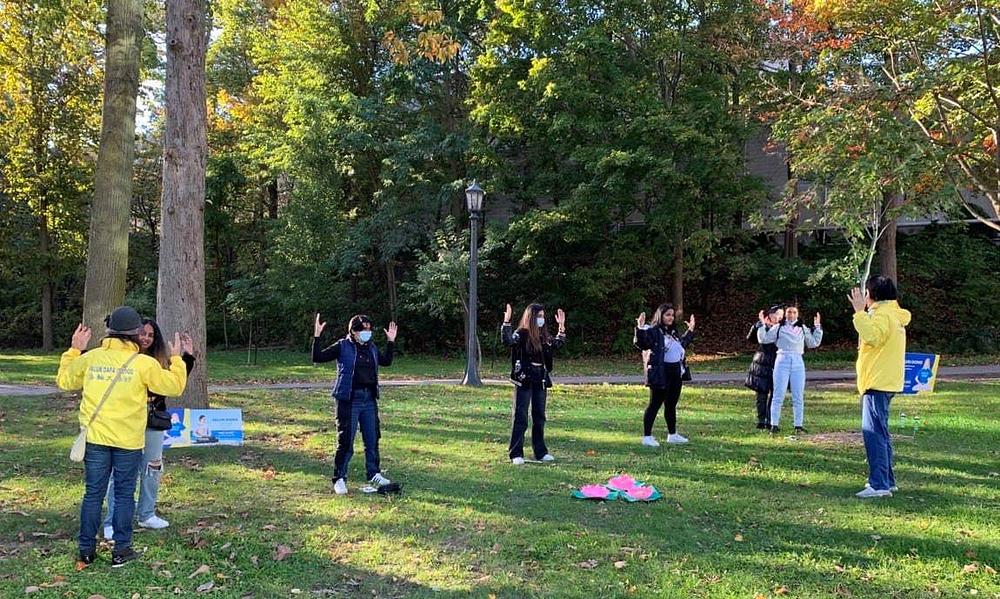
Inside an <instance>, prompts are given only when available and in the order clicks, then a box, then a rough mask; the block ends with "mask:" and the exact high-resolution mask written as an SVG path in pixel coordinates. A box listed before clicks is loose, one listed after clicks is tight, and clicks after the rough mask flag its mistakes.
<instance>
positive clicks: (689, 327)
mask: <svg viewBox="0 0 1000 599" xmlns="http://www.w3.org/2000/svg"><path fill="white" fill-rule="evenodd" d="M687 325H688V330H689V331H693V330H694V314H692V315H691V318H689V319H688V321H687Z"/></svg>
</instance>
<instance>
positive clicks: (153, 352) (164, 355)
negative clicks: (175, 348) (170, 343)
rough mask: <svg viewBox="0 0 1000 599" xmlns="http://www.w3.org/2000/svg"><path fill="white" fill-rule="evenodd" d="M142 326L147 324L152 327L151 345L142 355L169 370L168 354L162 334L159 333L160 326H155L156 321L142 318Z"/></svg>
mask: <svg viewBox="0 0 1000 599" xmlns="http://www.w3.org/2000/svg"><path fill="white" fill-rule="evenodd" d="M142 324H143V326H145V325H147V324H148V325H149V326H151V327H153V343H152V345H150V346H149V347H148V348H146V351H145V352H143V353H145V354H146V355H148V356H153V357H154V358H156V361H157V362H159V363H160V365H161V366H163V367H164V368H169V367H170V352H168V351H167V342H166V341H165V340H164V339H163V332H162V331H160V325H158V324H156V321H155V320H153V319H152V318H143V319H142ZM140 347H141V346H140Z"/></svg>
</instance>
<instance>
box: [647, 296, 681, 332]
mask: <svg viewBox="0 0 1000 599" xmlns="http://www.w3.org/2000/svg"><path fill="white" fill-rule="evenodd" d="M668 310H673V311H674V321H673V322H672V323H670V325H669V326H667V325H664V324H663V315H664V313H666V312H667V311H668ZM653 322H655V323H656V324H654V325H653V326H654V327H659V328H661V329H663V332H665V333H667V334H669V335H673V336H674V337H676V336H677V310H676V309H675V308H674V305H673V304H671V303H670V302H665V303H662V304H660V305H659V307H658V308H656V312H653Z"/></svg>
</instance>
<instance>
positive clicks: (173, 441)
mask: <svg viewBox="0 0 1000 599" xmlns="http://www.w3.org/2000/svg"><path fill="white" fill-rule="evenodd" d="M167 412H169V413H170V428H169V429H167V430H165V431H163V447H187V446H189V445H191V433H190V431H191V426H190V424H189V423H188V421H187V414H186V412H187V410H185V409H183V408H167Z"/></svg>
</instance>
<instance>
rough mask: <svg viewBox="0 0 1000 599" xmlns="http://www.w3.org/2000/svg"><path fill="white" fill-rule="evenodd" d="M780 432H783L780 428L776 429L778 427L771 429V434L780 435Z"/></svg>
mask: <svg viewBox="0 0 1000 599" xmlns="http://www.w3.org/2000/svg"><path fill="white" fill-rule="evenodd" d="M780 432H781V429H780V428H778V427H776V426H772V427H771V434H772V435H777V434H778V433H780Z"/></svg>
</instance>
